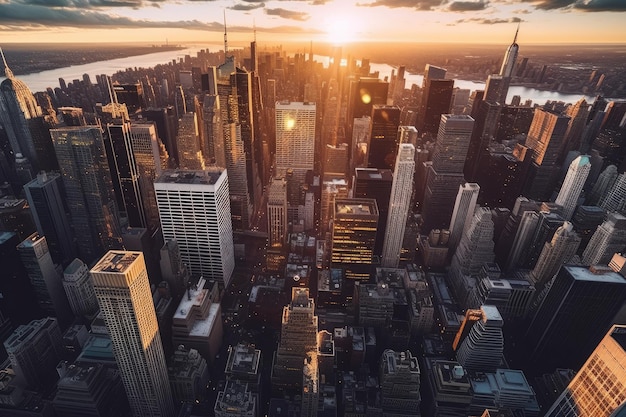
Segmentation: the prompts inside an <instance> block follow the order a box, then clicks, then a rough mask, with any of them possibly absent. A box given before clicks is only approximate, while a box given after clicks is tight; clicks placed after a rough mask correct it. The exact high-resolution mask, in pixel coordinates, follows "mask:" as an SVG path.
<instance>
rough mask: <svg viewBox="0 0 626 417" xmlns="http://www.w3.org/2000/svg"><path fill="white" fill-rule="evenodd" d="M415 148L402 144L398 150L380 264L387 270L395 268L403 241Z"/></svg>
mask: <svg viewBox="0 0 626 417" xmlns="http://www.w3.org/2000/svg"><path fill="white" fill-rule="evenodd" d="M414 158H415V147H414V146H413V145H411V144H406V143H403V144H401V145H400V147H399V150H398V156H397V158H396V162H395V171H394V174H393V183H392V186H391V197H390V199H389V214H388V216H387V227H386V228H385V240H384V243H383V252H382V261H381V264H382V266H384V267H388V268H397V266H398V263H399V262H400V251H401V249H402V242H403V239H404V231H405V228H406V222H407V217H408V214H409V209H410V205H411V195H412V191H413V174H414V172H415V159H414Z"/></svg>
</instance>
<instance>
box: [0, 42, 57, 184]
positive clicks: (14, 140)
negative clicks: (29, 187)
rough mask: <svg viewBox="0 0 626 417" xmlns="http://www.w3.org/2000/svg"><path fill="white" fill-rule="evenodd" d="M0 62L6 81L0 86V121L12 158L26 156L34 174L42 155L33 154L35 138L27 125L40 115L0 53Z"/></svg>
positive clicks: (35, 103) (23, 86)
mask: <svg viewBox="0 0 626 417" xmlns="http://www.w3.org/2000/svg"><path fill="white" fill-rule="evenodd" d="M0 52H1V51H0ZM2 60H3V63H4V75H5V77H6V79H5V80H4V81H2V83H1V84H0V106H1V107H2V109H3V110H2V112H0V121H1V122H2V125H3V126H4V129H5V132H6V135H7V136H8V141H9V146H10V147H11V150H12V151H13V155H15V156H16V157H17V155H18V154H21V155H23V156H24V157H26V159H27V160H28V161H29V162H30V163H31V164H32V166H33V168H34V170H33V172H37V170H39V163H40V159H43V158H44V157H45V156H46V155H38V154H37V149H36V148H37V146H36V144H35V141H36V135H33V134H32V133H31V126H32V125H33V123H34V122H35V121H36V120H37V119H40V118H41V117H42V115H43V113H42V110H41V107H40V106H39V105H38V104H37V101H36V100H35V97H34V96H33V93H32V92H31V91H30V89H29V88H28V86H27V85H26V84H25V83H24V82H23V81H22V80H20V79H17V78H15V75H14V74H13V71H11V69H9V66H8V64H7V61H6V59H5V58H4V54H2ZM33 136H35V137H33ZM41 162H43V161H41Z"/></svg>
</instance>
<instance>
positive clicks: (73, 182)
mask: <svg viewBox="0 0 626 417" xmlns="http://www.w3.org/2000/svg"><path fill="white" fill-rule="evenodd" d="M50 133H51V135H52V141H53V142H54V150H55V152H56V155H57V159H58V160H59V166H60V168H61V176H62V178H63V185H64V186H65V195H66V202H67V206H68V208H69V211H70V223H71V225H72V229H73V231H74V237H75V238H76V242H77V247H78V253H79V255H80V258H81V259H82V260H84V261H85V262H87V263H90V262H92V261H94V260H95V259H96V258H97V257H99V256H102V254H103V253H104V252H105V251H106V250H108V249H116V248H120V247H121V244H122V239H121V237H120V236H121V233H120V228H119V217H118V210H117V205H116V203H115V196H114V194H113V185H112V184H113V183H112V181H111V174H110V172H109V166H108V164H107V158H106V154H105V151H104V140H103V138H102V131H101V130H100V128H99V127H97V126H77V127H64V128H60V129H52V130H50Z"/></svg>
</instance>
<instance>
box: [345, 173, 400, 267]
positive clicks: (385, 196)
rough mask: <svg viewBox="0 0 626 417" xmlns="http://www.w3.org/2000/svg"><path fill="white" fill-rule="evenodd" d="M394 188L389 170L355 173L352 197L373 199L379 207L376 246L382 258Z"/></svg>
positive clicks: (377, 252) (375, 252) (376, 250)
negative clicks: (392, 189)
mask: <svg viewBox="0 0 626 417" xmlns="http://www.w3.org/2000/svg"><path fill="white" fill-rule="evenodd" d="M392 186H393V174H392V172H391V170H389V169H377V168H357V169H355V171H354V178H353V183H352V196H353V197H354V198H373V199H375V200H376V206H377V207H378V233H377V235H376V243H375V245H374V254H375V255H376V256H381V255H382V252H383V244H384V241H385V230H386V228H387V219H388V216H389V202H390V199H391V188H392Z"/></svg>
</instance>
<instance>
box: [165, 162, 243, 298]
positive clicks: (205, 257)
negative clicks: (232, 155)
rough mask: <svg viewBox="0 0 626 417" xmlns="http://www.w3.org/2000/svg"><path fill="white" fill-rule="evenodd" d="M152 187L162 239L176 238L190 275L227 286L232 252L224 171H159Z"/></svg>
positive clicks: (233, 262)
mask: <svg viewBox="0 0 626 417" xmlns="http://www.w3.org/2000/svg"><path fill="white" fill-rule="evenodd" d="M154 189H155V191H156V198H157V204H158V206H159V216H160V218H161V227H162V229H163V239H164V240H165V241H166V242H167V241H169V240H172V239H176V241H177V242H178V245H179V247H180V254H181V258H182V260H183V263H185V265H187V268H188V269H189V272H190V273H191V274H199V275H204V276H205V278H212V279H215V280H218V281H222V282H223V283H224V285H225V286H228V283H229V282H230V278H231V275H232V272H233V269H234V268H235V253H234V247H233V230H232V226H231V216H230V204H229V198H228V196H229V193H228V190H229V184H228V176H227V175H226V171H225V170H221V169H218V170H215V171H170V170H167V171H163V174H162V175H161V176H160V177H159V178H158V179H157V180H156V181H155V183H154Z"/></svg>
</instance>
